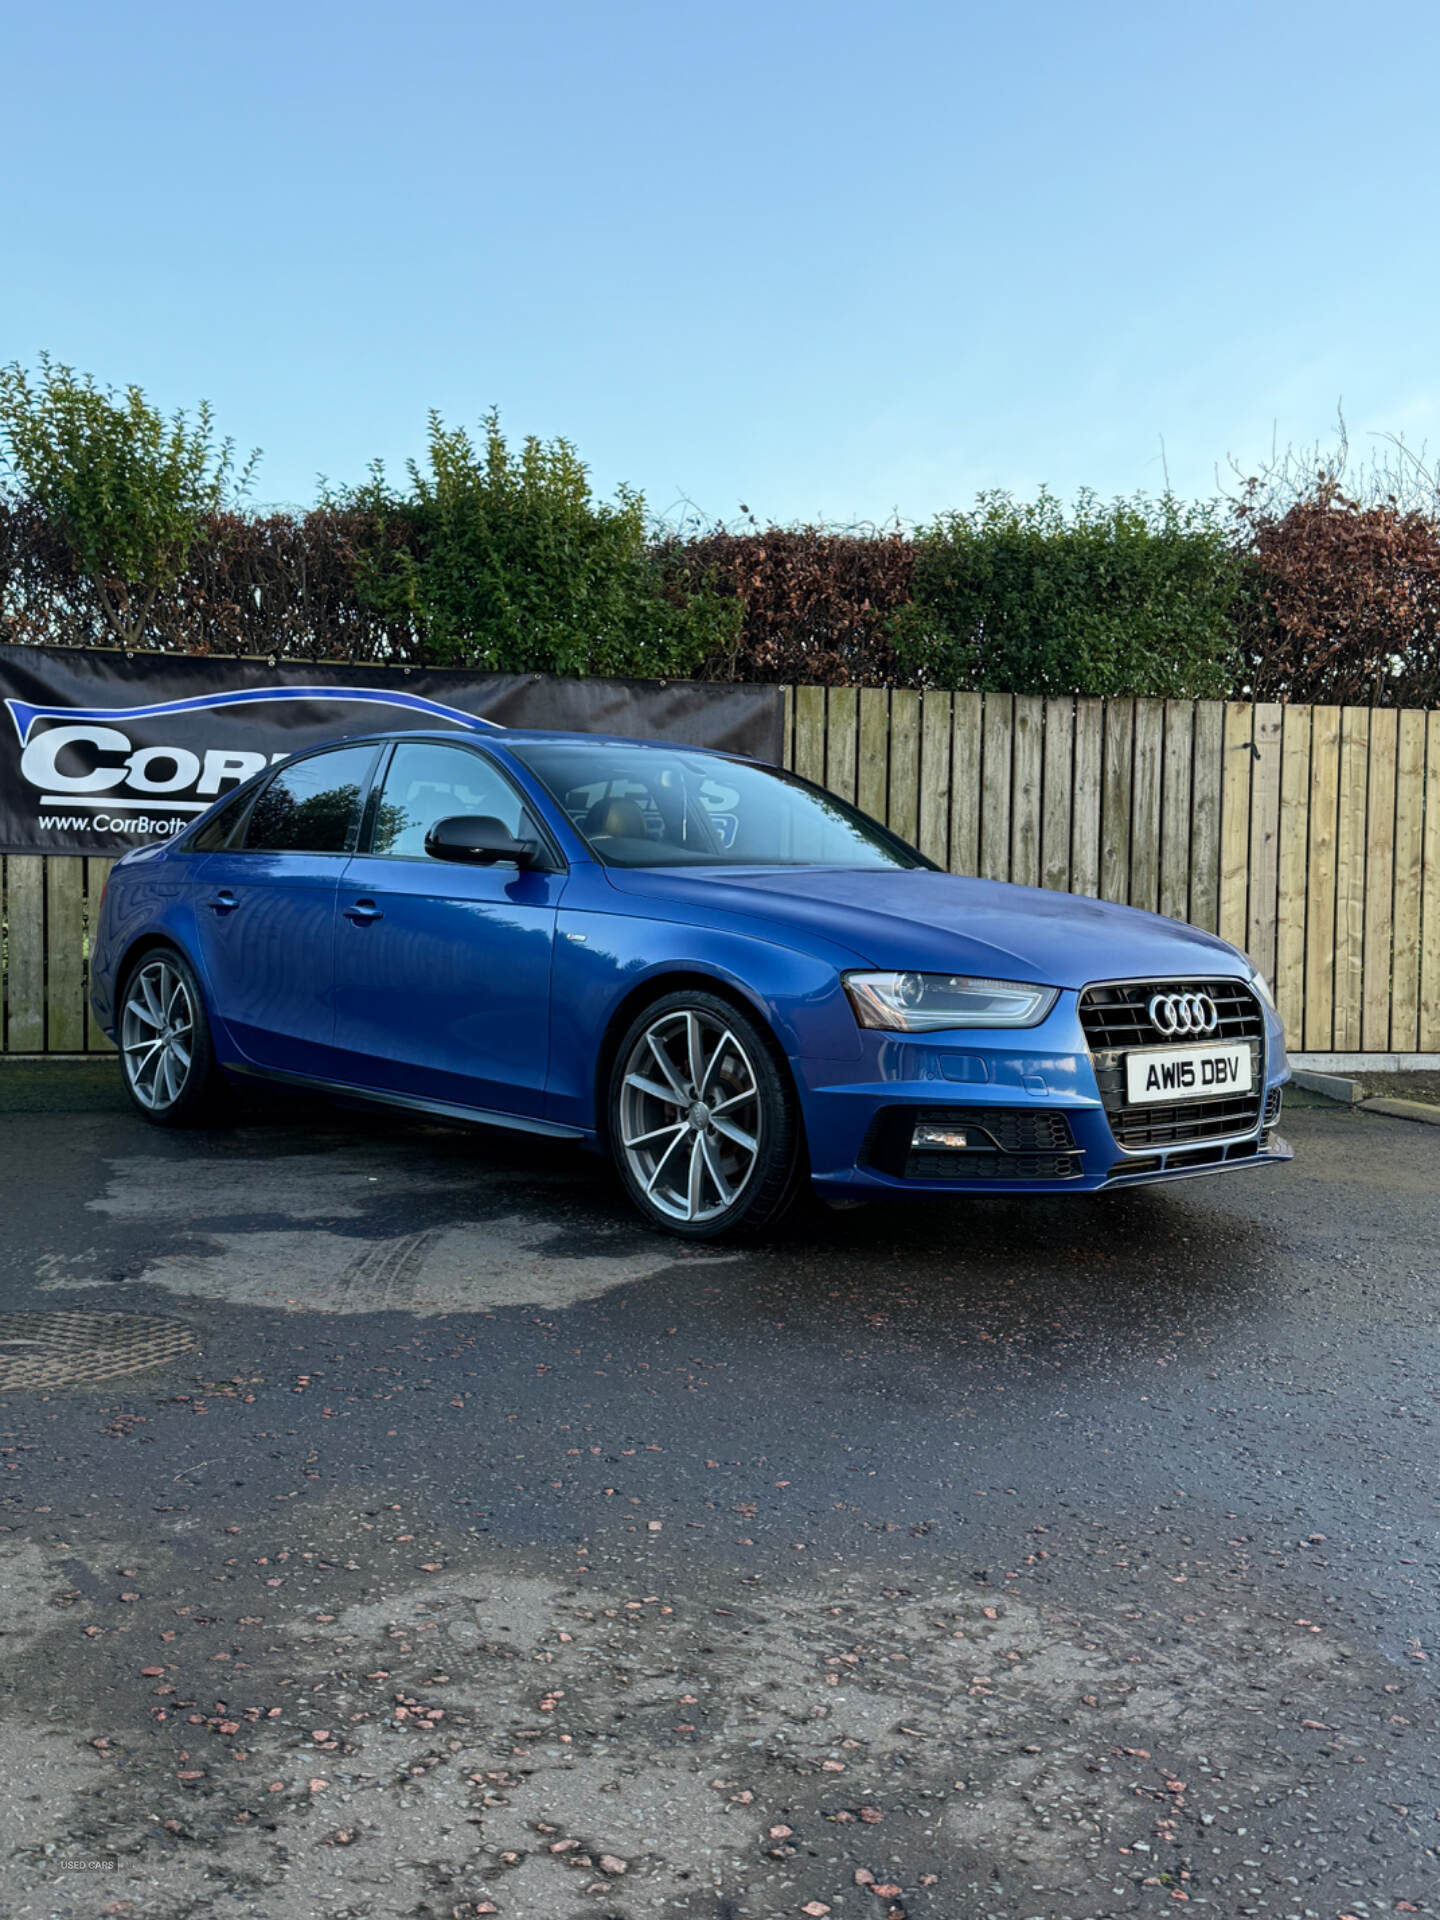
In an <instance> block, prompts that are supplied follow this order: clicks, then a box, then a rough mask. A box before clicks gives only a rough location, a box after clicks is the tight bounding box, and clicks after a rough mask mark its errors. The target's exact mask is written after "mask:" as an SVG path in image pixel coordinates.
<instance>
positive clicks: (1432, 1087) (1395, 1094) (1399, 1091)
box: [1359, 1071, 1440, 1106]
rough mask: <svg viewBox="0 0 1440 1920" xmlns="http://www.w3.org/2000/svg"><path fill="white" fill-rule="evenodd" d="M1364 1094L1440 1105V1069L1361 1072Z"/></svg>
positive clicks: (1360, 1077)
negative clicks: (1414, 1071) (1433, 1070)
mask: <svg viewBox="0 0 1440 1920" xmlns="http://www.w3.org/2000/svg"><path fill="white" fill-rule="evenodd" d="M1359 1079H1360V1084H1361V1086H1362V1087H1363V1088H1364V1089H1365V1092H1366V1095H1367V1096H1371V1095H1376V1096H1383V1097H1384V1098H1385V1099H1388V1100H1425V1101H1429V1102H1431V1103H1432V1104H1433V1105H1435V1106H1440V1071H1436V1072H1427V1073H1362V1074H1361V1075H1360V1076H1359Z"/></svg>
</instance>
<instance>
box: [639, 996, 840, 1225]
mask: <svg viewBox="0 0 1440 1920" xmlns="http://www.w3.org/2000/svg"><path fill="white" fill-rule="evenodd" d="M610 1141H611V1149H612V1152H613V1154H614V1157H615V1164H616V1166H617V1167H618V1168H619V1171H620V1177H621V1179H622V1180H623V1181H624V1183H625V1186H626V1189H627V1190H628V1192H629V1194H630V1197H631V1199H632V1200H633V1201H634V1202H635V1204H636V1206H637V1207H638V1208H639V1209H640V1211H641V1213H643V1214H644V1215H645V1217H646V1219H647V1220H649V1221H650V1222H651V1223H652V1224H653V1225H655V1226H657V1227H663V1228H665V1229H666V1231H667V1232H670V1233H675V1234H679V1235H681V1236H682V1237H683V1238H685V1239H688V1240H711V1239H716V1238H718V1237H720V1236H721V1235H732V1236H733V1235H753V1234H755V1233H758V1232H760V1231H761V1230H763V1229H765V1228H767V1227H771V1226H773V1225H774V1224H775V1223H776V1222H777V1221H778V1220H779V1218H780V1216H781V1214H782V1213H784V1211H785V1210H786V1208H787V1207H788V1206H789V1205H790V1203H791V1202H792V1200H793V1199H794V1198H795V1195H796V1193H797V1191H798V1189H799V1187H800V1184H801V1181H802V1179H803V1177H804V1140H803V1135H802V1130H801V1126H800V1120H799V1112H798V1108H797V1105H796V1101H795V1094H794V1090H793V1088H792V1087H791V1085H790V1082H789V1079H788V1077H787V1076H786V1074H785V1072H784V1071H783V1069H782V1067H781V1066H780V1064H779V1062H778V1061H777V1060H776V1058H775V1056H774V1053H773V1051H772V1048H771V1045H770V1042H769V1040H768V1038H767V1036H766V1035H765V1034H764V1033H763V1032H762V1031H761V1029H760V1027H759V1025H758V1024H757V1023H756V1022H755V1021H754V1020H752V1019H751V1018H750V1017H749V1016H748V1015H747V1014H744V1013H742V1012H741V1011H740V1010H739V1008H737V1007H734V1006H732V1005H731V1004H730V1002H729V1001H728V1000H722V999H721V998H719V996H718V995H714V994H708V993H703V992H699V991H683V992H679V993H670V994H666V995H665V997H664V998H663V999H660V1000H655V1001H652V1002H651V1004H650V1005H649V1006H647V1007H646V1008H645V1009H644V1010H643V1011H642V1012H641V1013H640V1014H639V1015H638V1016H637V1018H636V1019H635V1020H634V1021H633V1022H632V1023H631V1025H630V1027H629V1029H628V1031H627V1032H626V1034H625V1036H624V1038H623V1039H622V1040H621V1042H620V1046H619V1049H618V1051H617V1052H616V1055H615V1065H614V1068H613V1070H612V1073H611V1085H610Z"/></svg>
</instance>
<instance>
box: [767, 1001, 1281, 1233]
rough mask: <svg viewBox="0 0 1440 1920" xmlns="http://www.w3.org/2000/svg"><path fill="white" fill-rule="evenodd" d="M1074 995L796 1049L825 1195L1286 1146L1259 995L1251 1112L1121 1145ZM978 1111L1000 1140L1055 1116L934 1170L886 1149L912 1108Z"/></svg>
mask: <svg viewBox="0 0 1440 1920" xmlns="http://www.w3.org/2000/svg"><path fill="white" fill-rule="evenodd" d="M1078 999H1079V996H1078V995H1077V994H1076V993H1073V992H1069V993H1064V994H1062V995H1061V997H1060V999H1059V1000H1058V1001H1057V1003H1056V1005H1055V1007H1054V1008H1053V1009H1052V1011H1051V1013H1050V1014H1049V1016H1048V1017H1047V1018H1046V1019H1045V1020H1044V1021H1043V1022H1042V1023H1041V1024H1040V1025H1039V1026H1038V1027H1031V1028H1019V1029H1008V1030H995V1031H991V1032H986V1031H982V1030H980V1029H973V1030H969V1031H964V1032H958V1031H957V1032H951V1033H943V1034H902V1033H881V1032H876V1031H873V1030H869V1029H866V1030H863V1031H862V1035H861V1041H862V1048H861V1059H860V1061H859V1062H858V1063H857V1062H856V1060H855V1059H854V1058H853V1056H852V1057H851V1058H850V1059H848V1060H846V1061H844V1062H839V1061H834V1062H829V1061H824V1060H811V1061H796V1062H795V1063H794V1064H795V1066H796V1069H797V1077H798V1081H799V1092H800V1101H801V1106H802V1109H803V1111H804V1115H805V1125H806V1137H807V1141H808V1144H809V1149H810V1164H811V1168H812V1179H813V1181H814V1184H815V1187H816V1189H817V1190H818V1191H819V1192H820V1193H821V1195H822V1196H824V1197H827V1198H837V1199H838V1198H867V1197H868V1198H877V1199H878V1198H880V1197H881V1196H884V1195H889V1196H899V1195H901V1194H943V1193H997V1192H1006V1193H1017V1192H1018V1193H1095V1192H1099V1191H1101V1190H1105V1189H1109V1188H1112V1187H1122V1186H1123V1187H1130V1186H1143V1185H1152V1184H1154V1183H1155V1182H1158V1181H1164V1180H1181V1179H1190V1178H1195V1177H1197V1176H1199V1175H1201V1174H1211V1173H1225V1172H1230V1171H1232V1170H1238V1169H1239V1168H1241V1167H1246V1166H1251V1167H1253V1166H1273V1165H1277V1164H1280V1163H1282V1162H1284V1161H1286V1160H1289V1159H1290V1158H1292V1153H1293V1150H1292V1148H1291V1147H1290V1145H1289V1143H1288V1142H1287V1141H1285V1140H1284V1139H1282V1138H1281V1137H1280V1135H1279V1133H1278V1132H1277V1131H1276V1125H1275V1123H1276V1121H1277V1120H1278V1117H1279V1116H1278V1108H1279V1097H1278V1096H1279V1089H1280V1088H1281V1086H1283V1084H1284V1083H1285V1081H1287V1080H1288V1079H1289V1078H1290V1069H1289V1065H1288V1063H1287V1061H1286V1058H1285V1043H1284V1034H1283V1031H1282V1029H1281V1026H1280V1023H1279V1020H1278V1019H1277V1018H1276V1017H1275V1015H1274V1013H1273V1012H1272V1010H1271V1009H1270V1008H1269V1007H1264V1008H1263V1013H1264V1020H1265V1043H1264V1046H1263V1048H1262V1050H1261V1057H1260V1071H1259V1080H1260V1084H1261V1088H1262V1093H1261V1097H1260V1100H1259V1103H1258V1105H1259V1118H1258V1120H1254V1121H1251V1122H1250V1123H1248V1124H1247V1125H1245V1126H1244V1127H1242V1128H1241V1129H1240V1130H1239V1131H1237V1132H1235V1133H1221V1134H1218V1135H1216V1136H1215V1137H1206V1138H1200V1139H1196V1140H1193V1141H1188V1142H1184V1143H1180V1142H1177V1143H1174V1144H1165V1145H1156V1146H1146V1147H1145V1148H1143V1149H1127V1148H1125V1147H1123V1146H1121V1145H1120V1143H1119V1142H1118V1141H1117V1140H1116V1138H1115V1134H1114V1133H1113V1132H1112V1130H1111V1124H1110V1120H1109V1118H1108V1116H1107V1113H1106V1109H1105V1104H1104V1102H1103V1100H1102V1098H1101V1093H1100V1088H1099V1085H1098V1083H1097V1080H1096V1073H1095V1066H1094V1062H1093V1060H1092V1058H1091V1054H1090V1050H1089V1046H1088V1044H1087V1041H1086V1037H1085V1033H1084V1030H1083V1028H1082V1026H1081V1024H1080V1016H1079V1011H1078ZM1202 1104H1203V1103H1198V1102H1197V1103H1196V1105H1197V1107H1199V1106H1200V1105H1202ZM987 1110H990V1111H992V1112H993V1113H994V1114H995V1116H996V1124H995V1128H994V1137H995V1138H996V1139H998V1140H1001V1141H1005V1140H1007V1139H1013V1138H1015V1137H1016V1127H1017V1123H1020V1132H1021V1135H1022V1136H1023V1135H1025V1134H1026V1133H1027V1130H1026V1129H1025V1128H1024V1126H1023V1122H1024V1120H1025V1118H1026V1116H1041V1115H1045V1116H1053V1117H1054V1120H1055V1121H1057V1122H1060V1123H1062V1124H1060V1125H1054V1126H1052V1127H1051V1128H1050V1129H1049V1134H1048V1136H1046V1138H1047V1140H1048V1145H1047V1150H1046V1151H1044V1152H1037V1153H1034V1154H1031V1155H1026V1154H1001V1155H999V1156H996V1159H995V1161H994V1163H993V1164H992V1165H991V1166H989V1167H986V1168H984V1169H983V1170H982V1169H981V1168H980V1166H979V1165H978V1163H976V1162H975V1161H974V1160H973V1159H971V1158H969V1157H968V1156H966V1157H960V1158H957V1159H956V1160H955V1161H954V1162H952V1166H953V1167H954V1168H956V1169H958V1171H955V1172H952V1173H950V1174H948V1175H947V1176H946V1177H943V1178H933V1177H926V1176H925V1174H924V1172H923V1170H922V1169H923V1161H921V1160H920V1158H919V1157H918V1156H917V1157H916V1158H915V1159H914V1160H912V1162H911V1163H910V1164H909V1165H908V1166H907V1165H905V1164H904V1156H903V1155H901V1156H899V1157H898V1158H897V1155H896V1153H895V1151H894V1148H893V1142H894V1141H895V1139H896V1138H897V1137H898V1136H899V1135H900V1134H903V1133H904V1132H905V1129H906V1127H907V1126H908V1116H909V1115H910V1114H911V1112H915V1113H919V1112H923V1113H924V1114H925V1116H926V1118H927V1119H929V1118H931V1117H932V1116H935V1115H939V1114H943V1113H945V1112H953V1113H954V1114H955V1115H956V1116H957V1117H962V1116H965V1115H969V1116H971V1117H972V1118H973V1120H974V1121H975V1122H977V1123H979V1125H980V1128H981V1130H982V1131H983V1122H984V1119H985V1115H986V1111H987ZM1007 1129H1008V1131H1007ZM1029 1131H1031V1132H1033V1129H1031V1130H1029ZM1067 1132H1068V1136H1069V1143H1068V1145H1066V1144H1065V1135H1066V1133H1067ZM887 1142H888V1143H890V1145H889V1146H888V1147H887V1145H886V1143H887ZM1037 1144H1038V1142H1037ZM1057 1148H1058V1150H1057ZM967 1164H968V1167H969V1171H967V1170H966V1167H967Z"/></svg>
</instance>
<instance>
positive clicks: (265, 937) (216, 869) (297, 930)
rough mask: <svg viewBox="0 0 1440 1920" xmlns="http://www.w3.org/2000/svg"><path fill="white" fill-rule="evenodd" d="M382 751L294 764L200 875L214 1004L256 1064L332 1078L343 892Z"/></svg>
mask: <svg viewBox="0 0 1440 1920" xmlns="http://www.w3.org/2000/svg"><path fill="white" fill-rule="evenodd" d="M379 753H380V748H379V747H378V746H377V745H374V744H370V745H366V746H353V747H328V748H325V749H323V750H322V751H321V752H318V753H310V754H305V755H304V756H303V757H301V758H298V759H295V760H290V761H286V762H285V763H284V764H283V765H282V766H280V767H279V768H277V769H276V771H275V773H274V775H273V776H272V777H271V779H270V780H269V781H268V782H267V783H266V785H265V786H264V787H262V788H261V790H260V792H259V793H258V795H257V796H256V797H255V799H254V801H253V803H252V804H251V805H250V807H249V809H248V812H246V813H245V814H244V816H243V818H241V819H240V820H238V821H237V822H236V823H235V826H234V829H233V832H232V834H231V837H232V838H233V839H234V840H235V841H236V842H238V844H235V845H230V846H226V847H223V848H221V849H219V850H218V851H216V852H213V853H209V854H207V855H206V856H205V859H204V862H203V863H202V865H201V866H200V868H199V870H198V872H197V874H196V884H195V917H196V920H197V923H198V928H199V932H198V940H199V946H200V953H199V961H200V967H201V971H202V972H203V974H204V976H205V983H206V986H207V987H208V989H209V994H210V1004H211V1007H212V1009H213V1011H214V1012H215V1013H217V1014H218V1015H219V1017H220V1018H221V1020H222V1021H223V1022H224V1024H225V1027H226V1028H227V1030H228V1032H229V1034H230V1038H231V1040H232V1041H233V1043H234V1045H235V1047H236V1048H237V1049H238V1051H239V1052H240V1054H241V1055H242V1056H243V1057H244V1059H246V1060H249V1061H252V1062H253V1063H254V1064H255V1065H256V1066H261V1067H267V1068H270V1069H271V1070H272V1071H281V1072H289V1073H301V1074H309V1075H316V1076H319V1077H322V1078H328V1077H331V1075H332V1057H331V1052H330V1047H331V1041H332V1038H333V1033H334V1025H335V1003H334V984H335V979H334V965H335V954H334V949H335V894H336V888H337V887H338V885H339V883H340V875H341V873H342V871H343V869H344V866H345V862H346V860H347V859H348V858H349V857H350V855H351V854H353V852H354V851H355V848H356V846H357V844H358V842H359V834H360V822H361V818H362V816H363V811H364V803H365V798H366V794H367V791H368V788H369V782H370V775H371V772H372V770H373V768H374V766H375V762H376V759H377V758H378V756H379Z"/></svg>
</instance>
